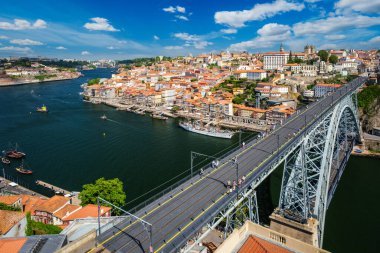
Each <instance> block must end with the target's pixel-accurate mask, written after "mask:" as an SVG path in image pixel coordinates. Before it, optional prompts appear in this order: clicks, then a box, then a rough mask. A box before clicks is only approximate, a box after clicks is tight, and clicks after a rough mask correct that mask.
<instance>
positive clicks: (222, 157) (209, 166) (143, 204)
mask: <svg viewBox="0 0 380 253" xmlns="http://www.w3.org/2000/svg"><path fill="white" fill-rule="evenodd" d="M261 138H262V137H259V136H254V137H252V138H250V139H248V140H247V141H246V145H245V147H249V146H252V145H254V144H256V143H257V142H258V141H259V140H260V139H261ZM240 149H241V147H240V146H237V147H234V148H232V149H230V150H229V151H227V152H226V153H224V154H222V155H220V156H219V157H217V158H216V159H217V160H218V161H219V162H220V163H221V164H223V163H226V162H228V159H229V157H230V156H231V155H232V154H233V153H235V152H237V151H238V150H240ZM201 169H203V171H204V172H206V173H207V172H208V171H209V170H212V169H213V167H212V162H210V163H207V164H206V165H204V166H202V167H200V168H198V169H196V170H194V171H193V172H194V173H193V177H191V175H188V176H186V177H184V178H182V179H180V180H179V181H177V182H176V183H174V184H172V185H170V186H169V187H167V188H165V189H164V190H162V191H160V192H158V193H156V194H154V195H153V196H152V197H150V198H148V199H147V200H145V201H143V202H141V203H140V204H138V205H137V206H135V207H133V208H132V209H130V212H131V213H136V212H137V211H139V210H141V209H143V208H144V207H146V206H148V205H149V204H151V203H153V202H154V201H155V200H157V199H159V198H161V197H163V196H165V195H166V194H168V193H169V192H172V191H173V190H175V189H176V188H177V187H179V186H180V185H181V184H184V183H185V182H187V181H188V182H190V180H191V179H192V178H196V177H199V172H200V171H201ZM190 184H191V183H190Z"/></svg>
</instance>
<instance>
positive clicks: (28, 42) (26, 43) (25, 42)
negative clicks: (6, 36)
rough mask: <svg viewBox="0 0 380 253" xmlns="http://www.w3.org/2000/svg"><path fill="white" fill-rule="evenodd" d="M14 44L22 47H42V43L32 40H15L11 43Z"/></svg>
mask: <svg viewBox="0 0 380 253" xmlns="http://www.w3.org/2000/svg"><path fill="white" fill-rule="evenodd" d="M10 42H11V43H12V44H17V45H22V46H41V45H43V43H42V42H40V41H36V40H30V39H15V40H11V41H10Z"/></svg>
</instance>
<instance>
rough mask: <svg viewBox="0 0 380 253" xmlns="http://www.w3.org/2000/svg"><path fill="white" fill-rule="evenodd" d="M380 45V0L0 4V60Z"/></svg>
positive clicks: (125, 0) (73, 0) (40, 1)
mask: <svg viewBox="0 0 380 253" xmlns="http://www.w3.org/2000/svg"><path fill="white" fill-rule="evenodd" d="M281 43H283V45H284V48H285V50H292V51H302V50H303V47H304V46H305V45H306V44H312V45H315V46H316V47H317V50H319V49H341V48H345V49H378V48H380V0H256V1H254V0H235V1H231V0H140V1H132V0H108V1H100V0H80V1H78V0H64V1H51V0H35V1H30V0H18V1H5V0H4V1H1V3H0V57H9V56H29V57H37V56H41V57H52V58H62V59H131V58H136V57H150V56H158V55H165V56H179V55H182V56H183V55H189V54H192V55H197V54H200V53H208V52H219V51H222V50H223V51H224V50H229V51H232V52H235V51H248V52H251V53H257V52H267V51H273V50H278V48H279V46H280V44H281Z"/></svg>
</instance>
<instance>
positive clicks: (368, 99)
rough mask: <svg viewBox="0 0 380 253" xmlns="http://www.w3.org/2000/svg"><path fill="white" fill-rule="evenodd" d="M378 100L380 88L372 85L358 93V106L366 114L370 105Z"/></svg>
mask: <svg viewBox="0 0 380 253" xmlns="http://www.w3.org/2000/svg"><path fill="white" fill-rule="evenodd" d="M379 98H380V86H379V85H372V86H368V87H366V88H364V89H363V90H362V91H361V92H359V93H358V106H359V107H360V108H363V109H364V110H365V111H366V112H368V111H369V110H370V107H371V105H372V103H374V101H375V100H376V99H379Z"/></svg>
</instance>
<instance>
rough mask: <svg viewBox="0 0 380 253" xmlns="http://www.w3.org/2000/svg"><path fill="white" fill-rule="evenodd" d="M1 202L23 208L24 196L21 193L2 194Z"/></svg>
mask: <svg viewBox="0 0 380 253" xmlns="http://www.w3.org/2000/svg"><path fill="white" fill-rule="evenodd" d="M0 203H3V204H5V205H7V206H11V207H14V208H20V209H21V207H22V197H21V196H20V195H10V196H0Z"/></svg>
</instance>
